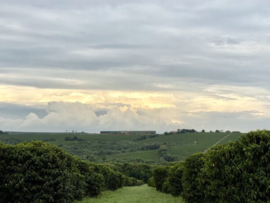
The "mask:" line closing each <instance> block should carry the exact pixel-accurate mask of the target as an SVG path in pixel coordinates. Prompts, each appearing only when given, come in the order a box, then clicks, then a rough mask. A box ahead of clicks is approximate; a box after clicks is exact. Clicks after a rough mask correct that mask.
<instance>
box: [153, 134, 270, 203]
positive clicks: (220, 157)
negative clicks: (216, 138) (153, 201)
mask: <svg viewBox="0 0 270 203" xmlns="http://www.w3.org/2000/svg"><path fill="white" fill-rule="evenodd" d="M269 149H270V131H256V132H250V133H248V134H247V135H245V136H242V137H241V138H240V139H239V140H238V141H236V142H230V143H227V144H225V145H217V146H214V147H212V148H211V149H209V150H208V151H207V152H206V153H197V154H194V155H192V156H190V157H189V158H187V159H186V161H184V162H182V163H181V162H180V163H177V164H175V165H174V166H160V167H157V168H156V169H154V172H153V178H151V179H150V180H149V185H150V186H155V187H156V190H157V191H162V192H164V193H171V194H172V195H174V196H179V195H182V197H183V199H184V200H185V202H186V203H208V202H211V203H221V202H224V203H225V202H234V203H253V202H254V203H255V202H258V203H263V202H269V201H270V187H269V185H270V175H269V174H270V167H269V160H270V153H269V152H270V151H269Z"/></svg>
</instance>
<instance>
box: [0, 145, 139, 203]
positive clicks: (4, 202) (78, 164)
mask: <svg viewBox="0 0 270 203" xmlns="http://www.w3.org/2000/svg"><path fill="white" fill-rule="evenodd" d="M142 184H143V181H141V180H137V179H135V178H131V177H127V176H125V175H123V174H121V173H119V172H116V171H114V170H113V169H111V168H110V167H109V166H105V165H98V164H93V163H90V162H87V161H82V160H80V159H78V158H76V157H73V156H71V155H70V154H68V153H66V152H64V151H63V150H61V149H60V148H58V147H56V146H54V145H51V144H49V143H44V142H30V143H21V144H18V145H15V146H14V145H4V144H1V143H0V197H1V198H0V203H30V202H31V203H48V202H55V203H70V202H73V201H74V200H81V199H82V198H83V197H86V196H90V197H95V196H98V195H99V194H101V193H102V192H103V191H106V190H116V189H118V188H121V187H123V186H134V185H142Z"/></svg>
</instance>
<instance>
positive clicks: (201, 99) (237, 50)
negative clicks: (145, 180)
mask: <svg viewBox="0 0 270 203" xmlns="http://www.w3.org/2000/svg"><path fill="white" fill-rule="evenodd" d="M269 6H270V2H269V1H267V0H248V1H245V3H242V4H237V5H236V4H235V1H232V0H219V1H216V0H209V1H199V0H188V1H187V0H183V1H178V0H168V1H162V0H149V1H147V2H146V1H142V0H136V1H135V0H129V1H125V0H99V1H96V0H93V1H88V0H78V1H73V0H65V1H64V0H59V1H52V0H47V1H34V0H21V1H15V0H9V1H3V2H1V7H0V44H1V47H0V102H2V103H3V105H2V107H1V106H0V117H1V125H2V126H6V127H5V128H13V127H15V126H16V127H17V128H18V129H19V128H20V129H24V130H34V129H35V130H62V127H57V126H63V128H68V127H69V126H72V128H75V127H76V125H78V126H81V128H82V129H86V130H88V129H89V130H91V131H92V130H93V131H96V130H97V129H104V128H106V126H107V127H108V128H114V129H117V128H119V127H121V125H120V124H119V123H122V124H123V123H124V124H125V126H127V128H135V126H137V127H138V128H143V129H146V128H148V127H153V128H156V129H163V130H165V129H167V127H168V126H170V125H172V127H174V125H175V124H176V123H177V124H181V125H182V126H191V127H192V126H194V125H195V124H196V125H195V126H198V127H199V126H200V127H203V126H204V124H203V123H204V122H203V121H202V120H201V117H202V116H203V115H204V116H205V117H207V119H205V120H208V121H209V122H206V124H205V128H212V127H213V125H211V124H210V123H211V122H212V121H213V123H215V120H217V119H218V117H219V116H220V119H222V118H224V119H223V120H222V122H220V123H223V122H224V126H229V127H230V126H235V125H234V123H238V122H237V121H240V120H241V122H243V123H246V124H247V125H246V127H245V125H244V124H243V125H241V126H242V127H241V129H244V130H247V129H248V128H249V127H248V126H252V129H253V128H256V126H257V127H258V128H259V127H262V126H264V125H260V123H266V121H268V120H267V119H268V117H269V114H270V112H269V105H270V103H269V102H270V100H269V98H270V93H269V90H270V82H269V81H270V80H269V78H268V75H269V74H270V69H269V64H270V58H269V54H270V37H269V34H268V33H269V32H270V24H269V22H270V15H269V11H268V8H269ZM52 101H56V102H57V103H51V102H52ZM63 101H64V102H63ZM77 101H78V103H75V102H77ZM61 102H63V103H61ZM4 103H5V104H4ZM123 107H125V108H128V109H126V110H123V109H121V108H123ZM46 109H47V111H48V112H46ZM16 112H17V115H16ZM78 112H80V113H78ZM200 112H201V113H200ZM202 112H205V113H202ZM211 112H212V113H211ZM251 112H253V113H251ZM255 112H256V113H255ZM77 113H78V114H77ZM79 114H80V115H81V116H79ZM86 114H87V115H86ZM227 114H228V115H233V118H231V117H230V119H229V117H226V116H225V117H223V115H227ZM239 114H241V116H239ZM250 117H251V118H252V119H257V120H256V122H255V121H254V123H255V124H254V125H249V123H250V122H249V118H250ZM197 118H200V119H197ZM225 118H227V119H228V120H227V121H226V119H225ZM243 118H246V119H243ZM231 121H235V122H231ZM144 123H145V125H144ZM19 126H20V127H19ZM89 126H91V127H89ZM147 126H148V127H147ZM239 126H240V124H239ZM0 127H1V126H0Z"/></svg>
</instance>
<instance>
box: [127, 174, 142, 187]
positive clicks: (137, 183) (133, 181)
mask: <svg viewBox="0 0 270 203" xmlns="http://www.w3.org/2000/svg"><path fill="white" fill-rule="evenodd" d="M123 178H124V186H140V185H143V183H144V182H143V181H142V180H137V179H136V178H132V177H128V176H125V175H123Z"/></svg>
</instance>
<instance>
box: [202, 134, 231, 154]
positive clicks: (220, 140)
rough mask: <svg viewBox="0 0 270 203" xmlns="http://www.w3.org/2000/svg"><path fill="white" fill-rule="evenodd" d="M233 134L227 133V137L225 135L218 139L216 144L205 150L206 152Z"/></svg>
mask: <svg viewBox="0 0 270 203" xmlns="http://www.w3.org/2000/svg"><path fill="white" fill-rule="evenodd" d="M231 134H232V133H229V134H228V135H226V136H225V137H223V138H222V139H220V140H219V141H217V142H216V143H215V144H213V145H212V146H211V147H209V148H208V149H206V150H205V151H204V153H205V152H207V151H208V150H209V149H210V148H212V147H214V146H216V145H217V144H219V143H220V142H222V141H223V140H225V139H226V138H227V137H229V136H230V135H231Z"/></svg>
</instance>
